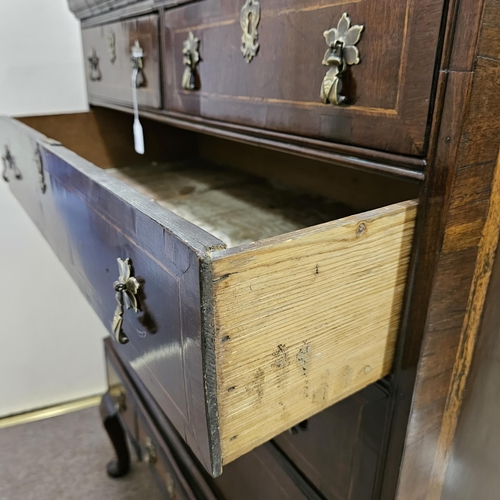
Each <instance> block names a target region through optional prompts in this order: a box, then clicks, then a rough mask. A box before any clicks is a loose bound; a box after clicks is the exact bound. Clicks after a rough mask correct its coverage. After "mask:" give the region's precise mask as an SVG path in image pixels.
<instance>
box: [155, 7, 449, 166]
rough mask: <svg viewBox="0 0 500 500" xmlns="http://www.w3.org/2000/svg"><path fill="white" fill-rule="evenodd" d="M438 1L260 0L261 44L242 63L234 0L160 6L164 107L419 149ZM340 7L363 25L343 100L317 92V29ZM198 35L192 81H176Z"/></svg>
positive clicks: (320, 49)
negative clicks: (324, 98)
mask: <svg viewBox="0 0 500 500" xmlns="http://www.w3.org/2000/svg"><path fill="white" fill-rule="evenodd" d="M443 4H444V2H443V1H442V0H425V1H420V2H414V1H411V0H409V1H404V2H403V1H401V2H394V1H391V0H388V1H386V0H375V1H373V0H363V1H357V2H341V3H331V2H328V1H327V0H322V1H320V2H316V3H315V4H314V5H311V4H310V2H308V1H307V0H300V1H298V2H294V5H293V7H291V6H290V3H289V2H288V1H287V0H274V1H273V2H272V3H265V2H261V22H260V24H259V28H258V29H259V43H260V49H259V52H258V54H257V55H256V57H255V58H254V59H253V60H252V61H251V63H250V64H248V63H247V62H246V61H245V60H244V58H243V56H242V54H241V52H240V49H239V45H240V39H241V33H242V29H241V26H240V21H239V18H240V9H241V6H242V5H241V3H240V2H234V1H233V0H205V1H204V2H199V3H194V4H188V5H186V6H184V7H180V8H177V9H172V10H168V11H167V12H166V14H165V28H164V29H165V30H166V37H165V68H166V72H165V98H166V103H165V104H166V109H167V110H172V111H177V112H182V113H187V114H190V115H195V116H202V117H204V118H211V119H215V120H221V121H228V122H234V123H240V124H244V125H247V126H254V127H259V128H262V129H267V130H275V131H279V132H284V133H291V134H294V135H299V136H306V137H313V138H320V139H323V140H327V141H332V142H337V143H343V144H353V145H359V146H366V147H370V148H373V149H378V150H381V151H392V152H396V153H403V154H409V155H417V156H422V155H423V154H425V151H426V130H427V120H428V113H429V103H430V99H431V94H432V92H431V90H432V82H433V74H434V65H435V60H434V58H435V55H436V46H437V42H438V39H439V32H440V26H441V17H442V12H443ZM344 12H348V13H349V16H350V18H351V20H352V23H353V24H362V25H364V26H365V30H364V32H363V36H362V38H361V41H360V42H359V44H358V48H359V51H360V53H361V63H360V64H359V65H356V66H352V67H350V68H349V70H348V71H347V74H346V76H345V77H344V90H343V92H344V93H345V94H346V95H347V96H348V104H347V105H345V106H333V105H330V104H322V103H321V101H320V99H319V94H320V88H321V83H322V80H323V77H324V76H325V72H326V68H325V66H323V65H322V59H323V56H324V53H325V50H326V49H327V45H326V43H325V40H324V37H323V32H324V31H325V30H328V29H330V28H333V27H336V26H337V22H338V21H339V19H340V18H341V16H342V14H343V13H344ZM190 31H192V32H193V33H194V35H195V36H196V37H197V38H199V40H200V54H201V61H200V63H199V64H198V66H197V78H198V80H199V88H198V89H196V90H194V91H190V90H185V89H183V88H182V86H181V80H182V74H183V71H184V66H183V57H182V47H183V42H184V40H185V39H186V38H187V35H188V33H189V32H190Z"/></svg>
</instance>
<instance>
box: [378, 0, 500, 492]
mask: <svg viewBox="0 0 500 500" xmlns="http://www.w3.org/2000/svg"><path fill="white" fill-rule="evenodd" d="M450 7H451V8H450V10H449V16H448V17H449V19H448V30H447V31H448V36H447V38H446V40H445V41H446V43H445V45H444V48H445V49H446V50H447V51H448V52H447V53H445V54H444V56H443V67H442V71H441V74H440V85H441V87H442V89H443V96H444V100H443V107H442V109H441V110H439V113H438V114H437V115H436V117H435V122H434V128H433V134H432V135H433V137H434V139H433V141H434V146H433V153H432V157H431V158H430V164H431V165H432V168H430V170H429V175H428V178H427V180H426V185H425V186H424V194H423V196H422V203H423V204H424V205H423V207H422V211H421V224H422V226H420V225H417V234H418V235H419V236H418V237H417V245H419V246H420V249H421V250H420V252H419V254H417V257H416V260H415V266H416V269H417V274H416V277H415V280H414V283H413V290H412V293H411V295H410V300H411V302H410V312H409V316H408V318H407V320H406V322H407V325H408V327H407V331H406V337H405V338H406V344H405V345H404V348H403V349H402V354H401V357H399V360H398V361H397V364H398V365H399V367H400V368H399V370H398V372H399V373H400V375H399V376H398V378H397V380H396V389H395V413H394V419H393V422H392V431H391V433H390V441H389V447H388V458H387V465H386V471H385V479H384V483H383V485H382V493H383V495H385V496H383V498H387V499H392V498H394V495H395V491H396V485H397V498H400V499H402V500H417V499H418V500H422V499H427V498H439V497H440V492H441V488H442V485H443V482H444V477H445V476H444V474H445V471H446V467H447V459H446V457H447V456H448V454H449V452H450V446H451V445H452V438H451V434H453V431H452V428H453V426H454V425H455V424H454V422H456V418H457V415H456V413H457V412H459V408H460V400H461V398H462V395H461V392H462V389H461V387H462V384H463V383H464V382H463V381H461V378H462V377H464V376H465V373H463V372H462V370H461V369H458V366H459V365H461V364H462V363H464V362H465V365H463V366H467V363H468V361H467V358H468V357H469V356H470V353H468V352H467V349H465V350H464V347H465V348H466V347H467V346H470V345H473V342H474V340H473V338H474V337H475V336H476V333H477V329H476V326H475V325H474V323H470V320H471V319H472V318H474V317H476V318H477V315H478V314H479V315H480V314H481V310H482V303H481V302H482V299H481V293H479V294H476V292H474V291H473V290H474V288H475V289H476V291H477V284H478V283H480V281H481V280H480V281H478V279H479V277H480V275H481V273H484V270H485V269H486V268H488V267H489V266H490V265H491V261H490V260H489V259H487V258H486V259H485V256H486V255H487V253H484V250H481V248H482V242H483V243H484V242H485V241H486V240H484V239H483V238H484V235H485V233H484V231H485V227H486V228H488V225H489V223H488V222H487V221H488V214H489V213H490V214H491V211H490V207H491V203H492V186H493V180H494V177H495V168H496V163H497V156H498V147H499V141H498V137H499V134H500V121H499V120H498V116H499V115H500V107H499V106H500V102H499V100H498V96H497V90H496V82H497V81H498V79H499V77H500V63H499V62H498V59H496V58H495V57H491V54H494V50H493V49H492V46H493V45H494V44H495V43H498V42H495V41H494V39H493V40H492V39H491V34H492V32H494V31H495V30H494V29H492V28H493V27H494V26H498V20H499V18H500V16H499V14H498V13H499V12H500V4H499V2H498V1H497V0H487V1H486V2H485V3H484V7H485V9H484V12H483V13H482V15H481V13H479V12H478V10H479V11H481V10H482V8H483V2H480V3H479V4H478V3H477V2H469V1H468V0H464V1H462V2H452V4H451V6H450ZM481 12H482V11H481ZM479 19H482V25H481V26H482V27H481V31H480V35H479V36H477V33H476V31H475V26H477V25H478V23H479ZM455 26H456V27H457V28H458V27H460V26H461V28H460V29H462V30H463V29H464V26H467V27H468V28H469V29H470V35H471V40H472V41H473V42H475V41H477V44H476V48H475V49H474V50H472V49H471V47H470V45H469V44H465V43H463V40H462V39H461V38H460V37H456V36H454V27H455ZM447 40H449V41H447ZM417 248H418V247H417ZM485 266H486V268H485ZM478 272H479V274H477V273H478ZM471 294H472V295H471ZM471 300H472V302H471ZM476 300H478V301H477V302H476ZM426 301H429V302H428V304H429V305H428V307H427V306H426V305H425V304H426ZM411 304H413V305H411ZM419 331H420V334H419ZM422 333H423V334H424V336H423V339H422ZM420 341H422V343H421V344H420ZM464 341H465V342H464ZM397 359H398V358H397ZM416 368H417V369H416ZM457 370H458V371H457ZM457 389H458V391H457ZM405 415H409V421H408V420H407V418H408V417H407V416H406V417H405ZM407 423H408V425H407ZM403 450H404V453H403ZM401 457H402V464H401ZM400 464H401V465H400Z"/></svg>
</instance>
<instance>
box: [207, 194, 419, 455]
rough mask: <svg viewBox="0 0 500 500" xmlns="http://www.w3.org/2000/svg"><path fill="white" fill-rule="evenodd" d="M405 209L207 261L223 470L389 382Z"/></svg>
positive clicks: (412, 206)
mask: <svg viewBox="0 0 500 500" xmlns="http://www.w3.org/2000/svg"><path fill="white" fill-rule="evenodd" d="M416 207H417V203H416V202H414V201H407V202H403V203H398V204H396V205H392V206H388V207H384V208H381V209H377V210H373V211H371V212H366V213H363V214H359V215H354V216H351V217H347V218H345V219H341V220H338V221H334V222H329V223H326V224H322V225H319V226H316V227H313V228H309V229H305V230H301V231H296V232H294V233H290V234H286V235H283V236H280V237H276V238H271V239H269V240H266V241H263V242H258V243H255V244H251V245H246V246H242V247H239V248H235V249H230V250H223V251H219V252H215V253H214V254H213V256H212V259H213V261H212V273H213V293H214V321H215V359H216V368H217V392H218V406H219V422H220V433H221V449H222V459H223V463H224V464H227V463H229V462H231V461H232V460H234V459H236V458H237V457H239V456H241V455H243V454H244V453H246V452H248V451H250V450H251V449H252V448H254V447H256V446H258V445H260V444H261V443H263V442H265V441H267V440H269V439H271V438H272V437H274V436H276V435H277V434H279V433H280V432H283V431H284V430H286V429H288V428H289V427H291V426H293V425H295V424H297V423H298V422H300V421H302V420H304V419H306V418H308V417H310V416H312V415H313V414H315V413H317V412H319V411H320V410H322V409H324V408H326V407H328V406H330V405H331V404H333V403H335V402H337V401H339V400H341V399H343V398H345V397H347V396H349V395H350V394H353V393H355V392H357V391H358V390H360V389H362V388H363V387H365V386H367V385H369V384H370V383H373V382H375V381H376V380H378V379H380V378H381V377H384V376H385V375H387V374H389V372H390V370H391V366H392V362H393V356H394V347H395V342H396V335H397V330H398V325H399V319H400V314H401V307H402V299H403V292H404V287H405V282H406V275H407V270H408V262H409V255H410V248H411V241H412V235H413V230H414V223H415V216H416Z"/></svg>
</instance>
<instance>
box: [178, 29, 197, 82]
mask: <svg viewBox="0 0 500 500" xmlns="http://www.w3.org/2000/svg"><path fill="white" fill-rule="evenodd" d="M199 48H200V39H199V38H197V37H195V36H194V34H193V32H192V31H190V32H189V34H188V37H187V38H186V40H184V42H183V44H182V62H183V64H184V66H185V68H184V73H183V74H182V82H181V85H182V88H183V89H185V90H196V88H197V84H196V66H197V65H198V63H199V62H200V51H199Z"/></svg>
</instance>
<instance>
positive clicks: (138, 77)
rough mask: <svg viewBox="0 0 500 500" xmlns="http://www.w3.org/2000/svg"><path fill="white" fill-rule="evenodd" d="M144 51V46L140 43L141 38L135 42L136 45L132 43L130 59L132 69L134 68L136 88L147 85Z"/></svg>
mask: <svg viewBox="0 0 500 500" xmlns="http://www.w3.org/2000/svg"><path fill="white" fill-rule="evenodd" d="M144 57H145V54H144V51H143V50H142V47H141V45H140V43H139V40H136V41H135V42H134V45H132V49H131V51H130V59H131V61H132V69H133V70H134V75H135V78H134V85H135V87H136V88H140V87H144V86H145V79H144V73H143V70H144Z"/></svg>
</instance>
